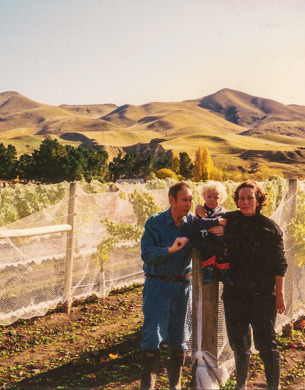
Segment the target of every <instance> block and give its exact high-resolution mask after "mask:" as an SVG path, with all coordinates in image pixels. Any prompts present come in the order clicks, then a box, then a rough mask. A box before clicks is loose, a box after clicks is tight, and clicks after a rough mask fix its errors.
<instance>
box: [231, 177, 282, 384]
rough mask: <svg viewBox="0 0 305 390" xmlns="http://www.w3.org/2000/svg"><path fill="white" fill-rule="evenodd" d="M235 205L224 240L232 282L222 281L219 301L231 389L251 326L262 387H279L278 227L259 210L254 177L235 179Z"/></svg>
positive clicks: (239, 375) (243, 372)
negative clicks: (228, 349)
mask: <svg viewBox="0 0 305 390" xmlns="http://www.w3.org/2000/svg"><path fill="white" fill-rule="evenodd" d="M233 198H234V201H235V203H236V205H237V207H238V208H239V210H236V211H232V212H228V213H226V214H225V215H224V216H223V217H224V218H226V219H227V225H226V228H225V233H224V236H225V241H226V244H227V259H228V262H229V263H230V276H231V279H232V282H233V285H232V286H230V285H224V291H223V301H224V307H225V318H226V326H227V333H228V338H229V342H230V346H231V348H232V350H233V352H234V358H235V366H236V381H237V383H236V389H246V386H247V377H248V370H249V360H250V347H251V328H250V325H251V327H252V330H253V338H254V344H255V347H256V349H257V350H258V351H259V354H260V357H261V359H262V361H263V362H264V366H265V375H266V380H267V386H268V389H279V388H280V385H279V382H280V354H279V351H278V348H277V344H276V333H275V330H274V325H275V319H276V313H283V312H284V311H285V302H284V296H283V283H284V275H285V272H286V269H287V261H286V258H285V254H284V246H283V239H282V232H281V230H280V228H279V227H278V226H277V224H276V223H275V222H274V221H272V220H271V219H270V218H267V217H265V216H263V215H262V214H261V213H260V212H261V209H262V207H263V206H264V205H265V201H266V195H265V194H264V192H263V190H262V189H261V187H260V186H259V185H258V184H257V183H256V182H254V181H250V180H248V181H245V182H244V183H242V184H240V185H239V186H238V187H237V188H236V190H235V192H234V195H233Z"/></svg>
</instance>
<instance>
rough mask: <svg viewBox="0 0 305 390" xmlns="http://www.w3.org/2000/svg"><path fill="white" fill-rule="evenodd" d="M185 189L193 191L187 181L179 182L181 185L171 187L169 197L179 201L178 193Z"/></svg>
mask: <svg viewBox="0 0 305 390" xmlns="http://www.w3.org/2000/svg"><path fill="white" fill-rule="evenodd" d="M184 187H186V188H188V189H191V188H190V186H189V185H188V184H187V183H186V182H185V181H179V183H176V184H174V185H173V186H171V187H170V189H169V191H168V196H172V197H173V198H174V199H175V200H177V193H178V192H179V191H181V190H182V188H184Z"/></svg>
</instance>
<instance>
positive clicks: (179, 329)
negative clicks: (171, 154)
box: [141, 182, 194, 390]
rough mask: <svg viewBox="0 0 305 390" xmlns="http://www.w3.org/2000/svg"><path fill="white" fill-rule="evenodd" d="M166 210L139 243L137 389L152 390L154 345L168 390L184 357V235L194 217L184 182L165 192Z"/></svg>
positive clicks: (187, 248)
mask: <svg viewBox="0 0 305 390" xmlns="http://www.w3.org/2000/svg"><path fill="white" fill-rule="evenodd" d="M168 197H169V203H170V208H169V209H168V210H166V211H163V212H160V213H157V214H155V215H153V216H152V217H150V218H149V219H148V220H147V222H146V224H145V231H144V234H143V237H142V241H141V256H142V260H143V262H144V265H143V269H144V273H145V283H144V289H143V314H144V322H143V328H142V343H141V347H142V351H143V371H142V378H141V389H143V390H144V389H153V388H154V384H155V379H156V372H157V369H158V366H159V360H160V345H161V343H162V341H163V342H164V341H166V342H167V344H168V347H169V351H170V362H169V368H168V376H169V386H170V389H181V384H180V380H181V371H182V366H183V364H184V359H185V350H186V342H187V340H186V337H185V332H184V326H185V317H186V312H187V305H188V299H189V294H190V291H191V287H190V280H189V273H190V261H191V254H192V249H191V245H190V242H189V240H190V237H191V233H192V226H193V219H194V215H193V214H191V213H190V212H189V211H190V208H191V205H192V199H193V196H192V192H191V190H190V187H189V185H188V184H187V183H185V182H179V183H177V184H175V185H173V186H172V187H171V188H170V189H169V192H168Z"/></svg>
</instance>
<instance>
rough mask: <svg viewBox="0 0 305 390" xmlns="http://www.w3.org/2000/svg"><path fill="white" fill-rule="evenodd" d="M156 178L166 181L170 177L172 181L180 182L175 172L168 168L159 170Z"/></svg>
mask: <svg viewBox="0 0 305 390" xmlns="http://www.w3.org/2000/svg"><path fill="white" fill-rule="evenodd" d="M156 176H157V178H158V179H166V178H167V177H170V178H171V179H174V180H178V179H177V176H176V174H175V172H174V171H172V170H171V169H168V168H162V169H159V170H158V171H157V172H156Z"/></svg>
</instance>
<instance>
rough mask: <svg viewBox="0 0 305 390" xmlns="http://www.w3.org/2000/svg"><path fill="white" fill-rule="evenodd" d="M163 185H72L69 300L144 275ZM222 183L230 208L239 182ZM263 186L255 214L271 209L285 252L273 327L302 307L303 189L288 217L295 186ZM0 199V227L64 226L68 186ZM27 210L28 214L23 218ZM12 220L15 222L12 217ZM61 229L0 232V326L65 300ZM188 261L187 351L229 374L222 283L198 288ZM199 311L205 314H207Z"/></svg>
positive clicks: (12, 192) (14, 192) (163, 203)
mask: <svg viewBox="0 0 305 390" xmlns="http://www.w3.org/2000/svg"><path fill="white" fill-rule="evenodd" d="M171 184H172V183H171V181H168V182H165V181H156V182H151V183H148V184H120V185H118V184H111V185H109V184H98V183H91V184H90V185H89V184H85V183H78V184H77V187H76V198H75V201H76V204H75V210H76V211H75V214H76V215H75V220H74V233H73V238H74V251H73V255H74V256H73V269H72V285H71V297H72V298H81V297H86V296H89V295H91V294H93V293H94V294H96V295H98V296H102V295H103V294H105V293H107V292H109V291H110V290H111V289H113V288H118V287H121V286H122V285H127V284H132V283H134V282H143V271H142V260H141V258H140V238H141V236H142V231H143V226H144V223H145V221H146V220H147V218H148V217H149V216H150V215H152V214H153V213H154V212H156V211H157V210H164V209H166V208H167V207H168V197H167V193H168V188H169V186H170V185H171ZM225 184H226V188H227V192H228V198H227V200H226V201H225V204H224V206H225V207H226V208H227V209H228V210H233V209H235V205H234V202H233V200H232V197H231V194H232V192H233V190H234V188H236V185H237V184H236V183H231V182H230V183H225ZM262 184H263V185H264V187H265V189H266V190H267V192H268V194H269V202H268V204H267V206H266V207H265V208H264V210H263V212H264V214H266V215H269V216H272V218H274V219H275V220H276V222H277V223H278V224H279V225H280V226H281V228H282V230H283V231H284V234H285V248H286V251H287V256H288V259H289V267H288V271H287V276H286V283H285V294H286V302H287V304H288V309H287V311H286V313H285V315H282V316H278V323H277V327H278V329H280V328H281V326H282V325H283V324H284V323H285V322H287V321H290V320H291V319H292V318H294V317H295V316H297V315H299V314H300V313H301V310H302V309H303V306H304V302H305V266H304V263H305V241H304V237H305V186H304V183H302V182H299V186H298V199H299V201H298V205H297V210H298V211H297V220H296V221H295V222H293V221H292V217H294V216H295V203H296V196H295V195H296V188H293V187H291V188H290V192H289V193H287V189H288V182H287V181H285V180H280V179H276V180H273V181H268V182H264V183H262ZM191 185H192V187H193V193H194V204H197V203H201V202H202V199H201V195H200V193H201V191H200V190H201V186H200V185H197V184H195V183H191ZM0 197H1V198H0V199H1V210H2V212H1V216H2V223H1V225H2V227H1V228H0V234H1V232H2V233H3V232H4V231H7V230H8V229H13V230H14V231H16V230H18V229H19V230H21V231H23V229H29V228H39V227H47V226H54V225H66V224H68V220H69V218H70V217H71V216H69V215H68V205H69V202H71V199H70V200H69V186H68V184H67V183H62V184H60V185H53V186H38V187H33V188H32V187H31V188H30V187H27V186H17V187H16V188H15V189H5V190H1V191H0ZM30 213H31V214H30ZM26 214H30V215H28V216H26V217H24V215H26ZM18 218H19V219H18ZM13 220H15V222H11V221H13ZM5 221H7V222H6V223H5ZM8 222H11V223H8ZM68 234H69V232H68V233H67V232H57V233H49V234H42V235H41V234H39V235H34V236H25V237H19V238H17V237H8V238H1V239H0V252H1V256H0V283H1V293H0V324H2V325H8V324H10V323H12V322H14V321H16V320H17V319H19V318H30V317H33V316H38V315H44V314H45V313H46V312H47V311H48V310H49V309H52V308H55V307H56V306H57V305H58V304H59V303H63V302H65V300H66V299H67V296H66V292H65V285H66V279H67V267H66V257H67V251H69V249H70V248H69V247H67V242H68V241H67V235H68ZM193 265H194V272H193V282H194V283H193V298H194V299H193V308H194V309H195V310H193V312H192V310H191V304H190V311H189V313H188V316H187V323H186V326H187V328H188V330H190V329H191V328H193V329H192V330H193V340H192V342H193V344H192V346H190V351H191V350H192V351H193V355H196V354H197V355H196V356H197V358H198V361H199V363H200V364H199V366H200V369H201V370H202V371H203V372H206V371H207V367H212V366H213V365H214V367H215V368H216V371H215V374H217V375H216V376H213V378H214V381H216V382H217V377H219V375H220V373H226V371H223V370H224V368H226V369H227V370H229V371H230V369H231V368H232V352H231V350H230V347H229V345H228V341H227V337H226V330H225V323H224V314H223V306H222V301H221V299H220V296H221V288H222V285H220V286H219V288H218V286H217V287H216V286H213V285H211V286H210V287H205V289H206V290H205V291H203V290H200V289H201V288H202V283H201V281H198V276H199V271H198V272H197V270H196V265H195V264H193ZM196 278H197V282H196ZM199 287H200V288H199ZM201 313H202V314H201ZM200 318H201V320H199V319H200ZM206 318H208V319H209V318H211V319H212V320H211V321H206V320H205V319H206ZM202 334H207V335H208V336H202ZM198 345H201V348H198ZM207 351H208V353H207ZM200 359H201V360H200ZM201 366H202V367H201ZM219 369H220V371H219ZM223 378H224V377H222V380H223ZM209 380H210V379H209Z"/></svg>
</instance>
